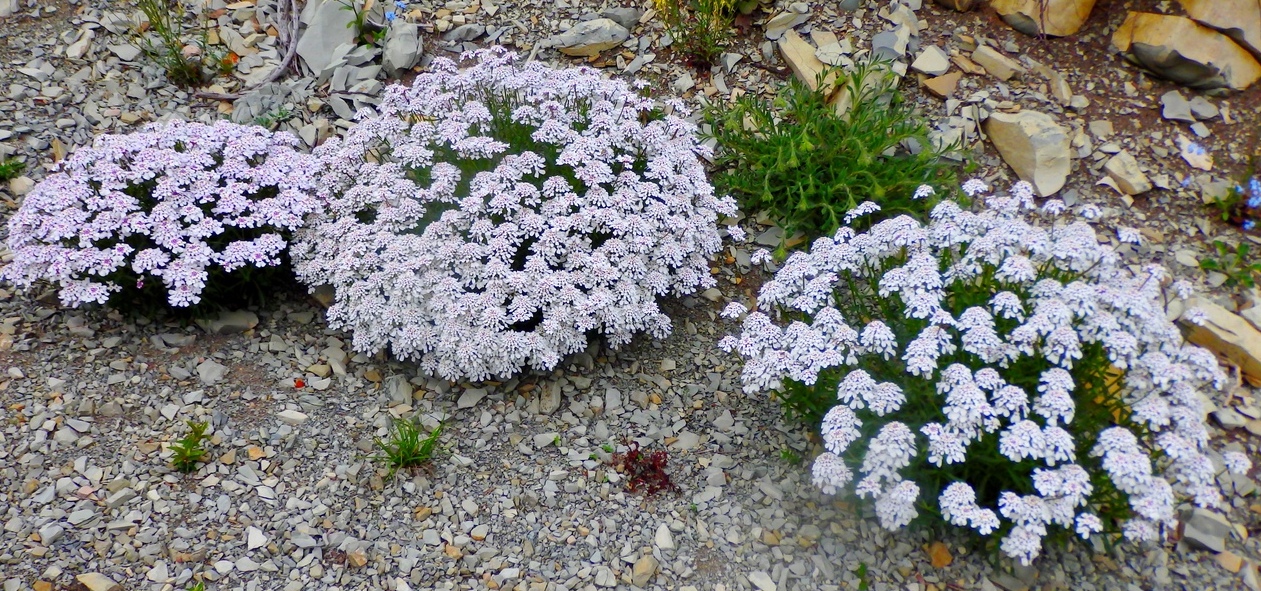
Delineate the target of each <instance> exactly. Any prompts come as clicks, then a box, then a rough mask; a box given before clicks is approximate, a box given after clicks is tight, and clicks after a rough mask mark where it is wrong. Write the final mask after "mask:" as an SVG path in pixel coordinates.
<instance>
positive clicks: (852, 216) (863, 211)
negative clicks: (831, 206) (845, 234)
mask: <svg viewBox="0 0 1261 591" xmlns="http://www.w3.org/2000/svg"><path fill="white" fill-rule="evenodd" d="M877 211H880V205H878V204H876V203H875V202H873V201H864V202H862V203H859V204H858V207H855V208H854V209H851V210H849V211H847V212H845V223H846V224H849V223H851V222H853V221H854V220H856V219H858V218H860V217H863V216H865V215H868V214H872V213H876V212H877Z"/></svg>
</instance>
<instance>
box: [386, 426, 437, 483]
mask: <svg viewBox="0 0 1261 591" xmlns="http://www.w3.org/2000/svg"><path fill="white" fill-rule="evenodd" d="M441 434H442V424H441V423H439V424H438V426H437V427H434V429H433V431H430V432H429V434H428V435H425V430H424V428H423V427H422V426H421V424H420V420H419V418H417V417H412V418H411V419H394V428H393V429H392V430H391V431H390V435H389V439H388V440H386V439H382V438H380V437H373V438H372V439H373V441H374V442H375V443H376V447H377V449H379V450H380V453H378V454H376V455H374V456H372V457H371V458H369V459H371V460H373V461H376V462H384V463H385V464H388V465H389V470H390V472H389V474H388V475H386V477H387V478H394V475H395V474H397V473H398V471H399V470H400V469H403V468H408V469H414V468H418V467H420V466H423V465H425V464H428V463H429V461H430V460H431V459H433V456H434V453H436V452H437V451H438V436H439V435H441Z"/></svg>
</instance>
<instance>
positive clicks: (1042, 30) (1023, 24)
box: [990, 0, 1095, 37]
mask: <svg viewBox="0 0 1261 591" xmlns="http://www.w3.org/2000/svg"><path fill="white" fill-rule="evenodd" d="M990 6H992V7H993V8H994V12H997V13H998V16H1000V17H1002V19H1003V20H1004V21H1005V22H1006V23H1007V24H1008V25H1011V28H1013V29H1016V30H1017V31H1020V32H1021V33H1024V34H1026V35H1053V36H1055V37H1063V36H1065V35H1072V34H1073V33H1076V32H1077V30H1078V29H1080V28H1081V26H1082V25H1084V24H1086V19H1088V18H1090V10H1091V9H1092V8H1094V7H1095V0H991V1H990Z"/></svg>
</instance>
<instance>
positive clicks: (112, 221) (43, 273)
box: [0, 120, 319, 307]
mask: <svg viewBox="0 0 1261 591" xmlns="http://www.w3.org/2000/svg"><path fill="white" fill-rule="evenodd" d="M297 145H298V139H297V138H296V137H294V136H292V135H290V134H287V133H276V134H273V133H271V132H269V131H267V130H266V129H264V128H261V127H257V126H242V125H236V124H233V123H230V122H227V121H219V122H216V123H215V124H213V125H206V124H202V123H189V122H185V121H179V120H173V121H170V122H168V123H155V124H151V125H149V126H147V127H145V128H144V129H142V130H141V131H138V132H136V133H130V134H126V135H103V136H100V137H98V138H96V140H95V141H94V142H93V144H92V146H91V147H90V148H83V149H80V150H78V151H76V152H75V153H74V154H73V155H71V156H70V157H69V158H68V159H67V160H66V161H65V162H64V163H63V164H62V166H61V168H60V170H59V171H58V172H56V173H54V174H52V175H50V176H49V177H48V178H46V179H44V180H43V181H42V182H40V183H39V184H38V185H36V186H35V188H34V190H32V191H31V192H30V193H29V194H28V195H27V196H26V198H25V200H24V201H23V202H22V206H21V207H20V208H19V209H18V211H17V213H15V214H14V215H13V218H12V219H10V220H9V238H8V245H9V248H10V249H11V250H12V251H13V261H12V262H11V263H10V264H9V265H8V266H6V267H5V268H4V269H3V270H0V279H4V280H7V281H12V282H13V283H15V284H17V285H18V286H21V287H29V286H30V285H32V284H34V283H35V282H36V281H40V280H46V281H50V282H52V283H55V284H56V285H57V286H58V287H59V288H60V297H61V301H62V303H64V304H65V305H68V306H78V305H80V304H84V303H88V302H95V303H102V304H103V303H105V302H106V301H108V300H109V299H110V296H111V295H112V294H113V293H115V292H117V291H119V290H120V289H121V288H122V287H123V286H122V285H120V284H119V283H118V281H122V280H126V281H130V282H135V283H138V284H142V283H143V281H144V279H145V277H151V278H153V279H154V280H155V281H159V282H161V283H162V284H164V285H165V286H166V288H167V299H168V302H169V303H170V304H171V305H172V306H179V307H184V306H190V305H193V304H196V303H198V302H200V301H201V293H202V290H203V289H204V288H205V287H206V282H207V280H208V279H209V278H210V272H211V270H212V268H213V267H216V266H217V267H219V268H221V269H222V270H223V271H226V272H232V271H234V270H236V269H239V268H241V267H244V266H255V267H267V266H275V265H278V264H280V262H281V261H280V255H281V254H282V253H283V251H284V250H285V248H286V246H287V244H286V241H285V239H284V237H283V236H282V234H283V233H287V232H290V231H293V230H296V229H297V228H298V227H299V226H301V225H302V223H303V218H304V216H306V214H308V213H311V212H313V211H315V210H316V209H318V208H319V205H318V202H317V201H316V199H315V189H314V187H315V185H314V179H315V176H316V169H317V166H318V163H317V162H316V161H315V160H313V159H312V158H311V157H310V156H308V155H305V154H302V153H300V152H297V151H295V150H294V147H295V146H297Z"/></svg>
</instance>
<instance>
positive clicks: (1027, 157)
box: [985, 111, 1072, 197]
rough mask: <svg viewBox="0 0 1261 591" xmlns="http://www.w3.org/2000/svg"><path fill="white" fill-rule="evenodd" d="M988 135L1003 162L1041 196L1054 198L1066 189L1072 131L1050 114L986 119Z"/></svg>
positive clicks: (1033, 112)
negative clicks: (1070, 134) (1069, 135)
mask: <svg viewBox="0 0 1261 591" xmlns="http://www.w3.org/2000/svg"><path fill="white" fill-rule="evenodd" d="M985 133H986V134H988V135H989V137H990V141H991V142H992V143H993V144H994V147H995V148H997V149H998V153H999V155H1001V156H1002V157H1003V161H1004V162H1006V163H1007V165H1008V166H1010V167H1011V168H1012V170H1014V171H1015V172H1016V175H1017V176H1019V177H1020V179H1021V180H1024V181H1027V182H1029V184H1031V185H1033V189H1034V191H1036V192H1037V193H1038V195H1041V196H1042V197H1046V196H1048V195H1053V194H1055V193H1056V192H1057V191H1059V190H1060V189H1061V188H1062V187H1063V186H1064V182H1065V181H1066V180H1067V179H1068V173H1069V170H1070V169H1071V168H1072V156H1071V152H1070V149H1071V146H1070V140H1069V137H1068V130H1066V129H1065V128H1064V127H1063V126H1061V125H1060V124H1058V123H1056V122H1055V119H1053V118H1052V117H1051V116H1050V115H1047V114H1045V113H1039V112H1037V111H1021V112H1019V113H995V114H993V115H990V118H989V119H988V120H986V122H985Z"/></svg>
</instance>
